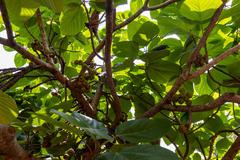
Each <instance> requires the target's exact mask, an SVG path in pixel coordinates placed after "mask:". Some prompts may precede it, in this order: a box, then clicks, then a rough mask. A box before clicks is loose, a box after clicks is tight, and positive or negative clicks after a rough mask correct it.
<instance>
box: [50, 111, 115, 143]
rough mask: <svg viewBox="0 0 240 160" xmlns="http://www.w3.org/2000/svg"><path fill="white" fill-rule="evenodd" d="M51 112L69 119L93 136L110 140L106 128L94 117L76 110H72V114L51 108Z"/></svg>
mask: <svg viewBox="0 0 240 160" xmlns="http://www.w3.org/2000/svg"><path fill="white" fill-rule="evenodd" d="M51 112H52V113H55V114H57V115H59V116H61V117H62V118H64V119H65V120H67V121H69V122H70V123H71V124H73V125H76V126H78V127H80V128H81V129H82V130H84V131H85V132H86V133H87V134H89V135H90V136H92V137H93V138H96V139H107V140H112V137H110V136H109V135H108V130H107V128H106V127H105V126H104V124H103V123H101V122H98V121H97V120H95V119H92V118H90V117H88V116H85V115H82V114H80V113H77V112H73V114H72V115H69V114H66V113H63V112H59V111H57V110H51Z"/></svg>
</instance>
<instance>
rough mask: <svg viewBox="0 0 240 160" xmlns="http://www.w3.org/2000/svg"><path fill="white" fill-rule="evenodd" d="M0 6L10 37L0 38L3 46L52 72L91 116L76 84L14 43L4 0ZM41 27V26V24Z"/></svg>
mask: <svg viewBox="0 0 240 160" xmlns="http://www.w3.org/2000/svg"><path fill="white" fill-rule="evenodd" d="M0 7H1V8H0V9H1V13H2V17H3V20H4V23H5V25H6V30H7V33H8V38H10V39H4V38H0V43H1V44H3V45H5V46H8V47H10V48H13V49H15V50H16V51H17V52H18V53H20V54H21V55H22V56H23V57H24V58H27V59H29V60H30V61H31V62H33V63H35V64H36V65H39V66H41V67H42V68H43V69H45V70H47V71H49V72H50V73H52V74H53V75H54V77H55V78H56V79H57V80H58V81H59V82H60V83H61V84H62V85H63V86H66V87H67V88H69V89H70V90H71V91H72V93H73V94H74V95H75V96H76V99H77V101H78V102H79V104H81V105H82V106H83V109H84V111H85V112H86V114H87V115H88V116H91V117H92V116H93V110H92V107H91V105H90V103H89V102H88V101H87V100H86V98H85V97H84V95H82V93H79V92H78V91H79V90H78V89H77V88H76V86H75V85H73V83H72V82H71V81H69V79H68V78H67V77H66V76H65V75H63V74H62V73H61V72H60V71H59V70H58V69H57V68H55V66H54V65H53V64H50V63H47V62H44V61H42V60H41V59H39V58H38V57H36V56H34V55H33V54H31V53H30V52H29V51H28V50H27V49H25V48H24V47H23V46H21V45H19V44H18V43H16V42H15V41H14V39H12V38H11V36H12V34H11V33H12V28H11V23H10V21H9V17H8V12H7V10H6V6H5V3H4V0H0ZM40 25H41V24H40ZM41 27H43V26H41ZM41 27H40V28H41ZM42 29H43V28H42ZM42 36H43V39H45V37H44V34H43V35H42ZM45 47H46V46H45ZM77 87H81V86H77Z"/></svg>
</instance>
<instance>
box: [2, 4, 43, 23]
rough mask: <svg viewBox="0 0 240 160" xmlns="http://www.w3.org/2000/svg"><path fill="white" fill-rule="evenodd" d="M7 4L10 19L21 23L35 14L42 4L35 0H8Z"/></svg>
mask: <svg viewBox="0 0 240 160" xmlns="http://www.w3.org/2000/svg"><path fill="white" fill-rule="evenodd" d="M6 6H7V10H8V13H9V16H10V20H11V21H12V22H13V23H14V24H17V25H21V24H23V22H25V21H27V20H28V19H29V18H30V17H32V16H33V15H34V14H35V11H36V9H37V8H38V7H39V6H40V4H39V3H38V2H37V1H34V0H7V1H6Z"/></svg>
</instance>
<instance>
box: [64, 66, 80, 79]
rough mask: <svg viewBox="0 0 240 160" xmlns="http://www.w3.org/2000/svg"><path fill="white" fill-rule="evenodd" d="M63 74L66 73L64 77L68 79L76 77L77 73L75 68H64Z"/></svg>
mask: <svg viewBox="0 0 240 160" xmlns="http://www.w3.org/2000/svg"><path fill="white" fill-rule="evenodd" d="M65 73H66V76H68V77H74V76H77V75H78V72H77V70H76V68H74V67H66V68H65Z"/></svg>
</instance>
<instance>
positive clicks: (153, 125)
mask: <svg viewBox="0 0 240 160" xmlns="http://www.w3.org/2000/svg"><path fill="white" fill-rule="evenodd" d="M170 129H171V122H170V121H169V120H167V119H163V118H161V119H151V120H150V119H137V120H132V121H128V122H124V123H122V124H121V125H119V126H118V127H117V129H116V135H117V136H119V137H120V138H121V139H123V140H126V141H129V142H149V141H153V140H156V139H158V138H161V137H162V136H163V135H165V134H166V133H167V132H168V131H169V130H170Z"/></svg>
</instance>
